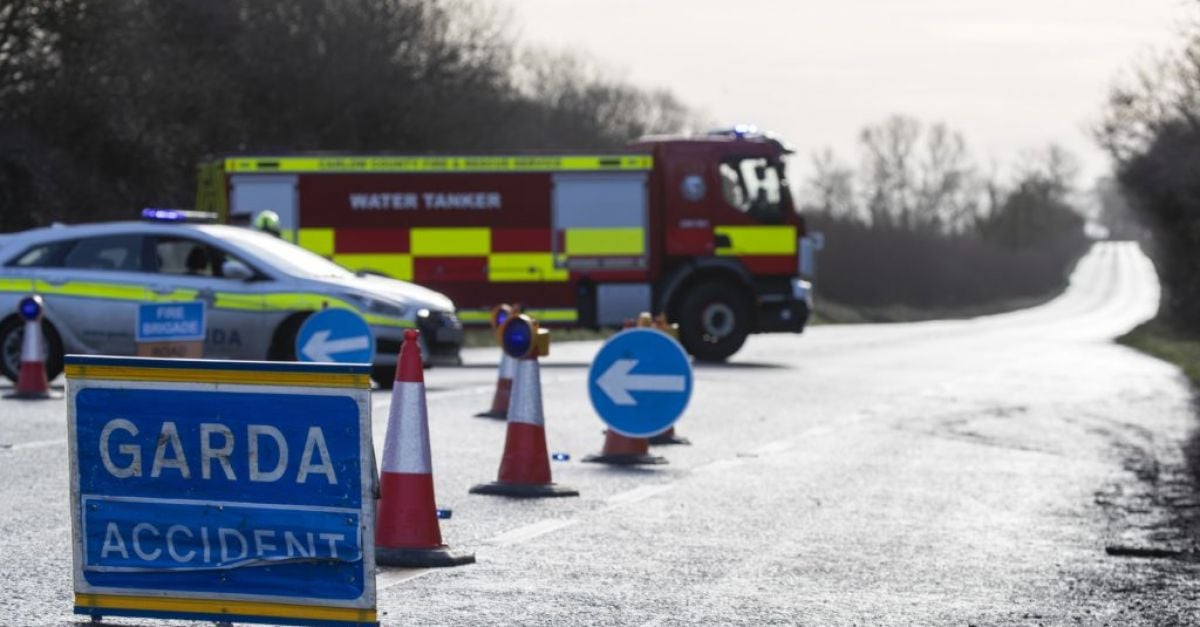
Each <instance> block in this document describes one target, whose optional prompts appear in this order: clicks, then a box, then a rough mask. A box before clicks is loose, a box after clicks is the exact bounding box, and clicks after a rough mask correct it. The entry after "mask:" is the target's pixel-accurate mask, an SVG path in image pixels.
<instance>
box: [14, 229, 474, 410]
mask: <svg viewBox="0 0 1200 627" xmlns="http://www.w3.org/2000/svg"><path fill="white" fill-rule="evenodd" d="M143 217H145V218H146V220H145V221H142V222H135V221H131V222H110V223H101V224H88V225H77V226H57V225H56V226H52V227H47V228H41V229H35V230H31V231H24V232H21V233H16V234H10V235H5V236H2V237H0V370H2V371H3V374H4V375H5V376H7V377H8V378H9V379H12V380H14V381H15V380H16V379H17V375H18V372H19V368H20V353H21V337H22V336H23V334H24V329H23V323H22V321H21V319H20V317H19V316H18V315H17V312H16V307H17V303H18V301H20V299H21V298H22V297H24V296H26V295H28V294H31V293H36V294H40V295H41V296H42V298H43V299H44V302H45V318H44V322H43V325H44V326H43V329H44V331H45V332H44V333H43V336H44V341H45V343H46V354H47V356H48V357H47V361H46V374H47V376H49V377H50V378H51V379H53V378H54V377H55V376H57V375H58V374H59V373H60V372H62V364H63V354H64V353H83V354H101V355H134V354H136V353H137V346H136V343H135V338H134V331H135V325H136V317H137V310H138V305H139V304H141V303H169V302H191V301H201V302H204V303H205V305H206V318H207V321H206V326H207V334H206V338H205V341H204V356H205V357H206V358H213V359H252V360H261V359H268V360H284V361H290V360H294V359H295V357H296V356H295V338H296V334H297V332H298V330H299V329H300V326H301V324H302V323H303V322H304V320H305V319H306V318H307V317H308V316H309V315H311V314H312V313H313V312H315V311H319V310H321V309H324V308H327V307H340V308H346V309H351V310H354V311H356V312H357V313H358V314H359V315H360V316H362V317H363V318H364V319H365V320H366V322H367V323H368V324H369V325H370V326H371V331H372V332H373V333H374V335H375V358H374V365H375V369H374V376H373V378H374V379H375V380H376V381H378V382H379V383H380V384H381V385H384V386H390V385H391V381H392V380H393V375H394V368H395V363H396V355H397V353H398V352H399V349H400V344H401V342H402V340H403V333H404V330H405V329H407V328H414V327H415V328H418V329H420V330H421V339H422V350H423V352H424V357H425V359H426V362H427V363H439V362H440V363H461V360H460V358H459V351H460V349H461V347H462V339H463V335H462V324H461V323H460V322H459V321H458V319H457V317H456V316H455V310H454V304H453V303H452V302H451V301H450V299H449V298H446V297H445V296H444V295H442V294H440V293H438V292H435V291H432V290H429V289H426V288H423V287H420V286H418V285H414V284H412V283H408V282H404V281H397V280H393V279H389V278H384V277H379V276H372V275H362V274H355V273H353V272H351V271H349V270H346V269H345V268H342V267H341V266H339V265H337V264H335V263H333V262H331V261H329V260H327V259H325V258H323V257H320V256H318V255H315V254H313V253H311V252H309V251H307V250H304V249H303V248H300V247H299V246H295V245H293V244H291V243H289V242H286V241H284V240H281V239H279V238H277V237H274V236H272V235H270V234H268V233H263V232H260V231H256V230H252V229H249V228H243V227H237V226H227V225H220V224H201V223H195V222H193V221H190V218H194V217H195V216H194V215H192V212H181V211H174V210H147V211H146V212H144V213H143Z"/></svg>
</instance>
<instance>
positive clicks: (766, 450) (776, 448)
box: [753, 427, 826, 455]
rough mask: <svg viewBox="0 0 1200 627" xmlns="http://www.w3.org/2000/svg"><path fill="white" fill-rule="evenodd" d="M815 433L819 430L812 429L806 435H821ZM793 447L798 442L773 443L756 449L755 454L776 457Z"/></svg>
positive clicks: (822, 428)
mask: <svg viewBox="0 0 1200 627" xmlns="http://www.w3.org/2000/svg"><path fill="white" fill-rule="evenodd" d="M818 429H820V430H822V431H824V430H826V428H825V427H818ZM815 431H817V429H812V430H810V431H808V432H807V433H805V434H804V435H819V434H815V433H814V432H815ZM793 446H796V442H794V441H792V440H780V441H779V442H772V443H770V444H768V445H766V446H760V447H758V448H756V449H754V451H753V453H754V454H755V455H774V454H775V453H782V452H784V451H786V450H788V449H790V448H792V447H793Z"/></svg>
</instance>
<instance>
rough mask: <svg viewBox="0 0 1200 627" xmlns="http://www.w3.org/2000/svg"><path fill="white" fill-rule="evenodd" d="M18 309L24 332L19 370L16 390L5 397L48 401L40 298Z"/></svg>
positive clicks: (24, 302) (28, 300)
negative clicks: (23, 323) (22, 319)
mask: <svg viewBox="0 0 1200 627" xmlns="http://www.w3.org/2000/svg"><path fill="white" fill-rule="evenodd" d="M17 310H18V311H19V312H20V313H21V317H22V318H24V319H25V332H24V333H23V334H22V335H23V337H22V338H21V369H20V371H19V373H18V375H17V387H16V391H14V392H13V393H12V394H9V395H8V398H19V399H25V400H39V399H48V398H51V396H50V381H49V380H48V379H47V378H46V348H45V346H44V345H43V343H42V299H41V297H39V296H28V297H26V298H23V299H21V302H20V304H19V305H18V306H17Z"/></svg>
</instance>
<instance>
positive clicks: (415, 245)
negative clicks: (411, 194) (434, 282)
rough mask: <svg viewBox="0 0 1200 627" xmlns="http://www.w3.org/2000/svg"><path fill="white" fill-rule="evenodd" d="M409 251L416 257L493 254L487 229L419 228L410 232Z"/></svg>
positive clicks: (489, 231) (490, 233)
mask: <svg viewBox="0 0 1200 627" xmlns="http://www.w3.org/2000/svg"><path fill="white" fill-rule="evenodd" d="M409 250H410V251H412V254H413V256H415V257H422V256H424V257H478V256H483V255H487V254H488V253H490V252H492V231H491V229H489V228H487V227H450V228H427V227H417V228H413V229H411V230H409Z"/></svg>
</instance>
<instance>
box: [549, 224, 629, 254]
mask: <svg viewBox="0 0 1200 627" xmlns="http://www.w3.org/2000/svg"><path fill="white" fill-rule="evenodd" d="M645 252H646V231H645V230H644V229H641V228H637V227H632V228H619V229H597V228H578V229H567V238H566V253H567V254H568V255H641V254H643V253H645Z"/></svg>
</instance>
